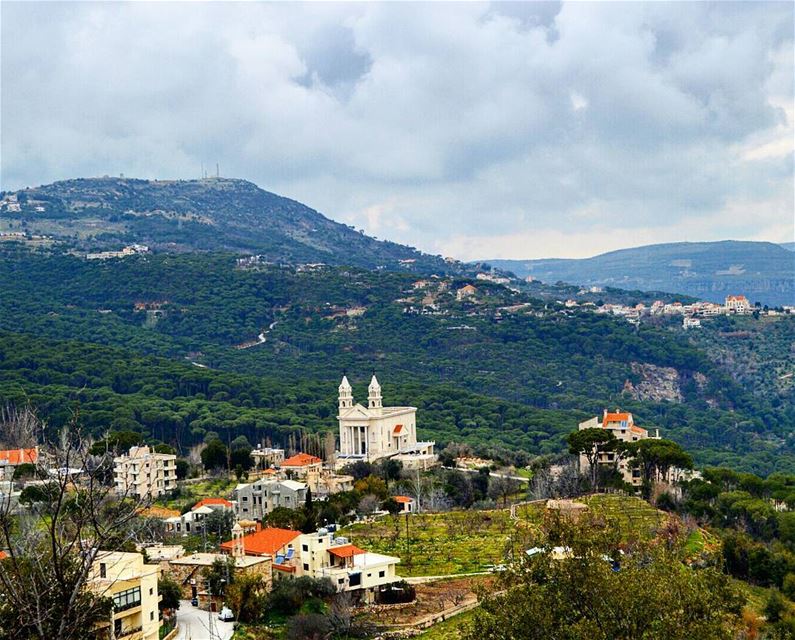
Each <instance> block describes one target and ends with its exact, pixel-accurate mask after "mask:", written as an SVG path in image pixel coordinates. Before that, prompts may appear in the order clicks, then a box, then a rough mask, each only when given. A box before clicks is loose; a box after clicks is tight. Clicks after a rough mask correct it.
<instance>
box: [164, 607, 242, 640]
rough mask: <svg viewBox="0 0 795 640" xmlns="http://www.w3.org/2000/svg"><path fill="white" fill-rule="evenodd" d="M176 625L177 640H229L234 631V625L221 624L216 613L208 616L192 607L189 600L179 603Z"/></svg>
mask: <svg viewBox="0 0 795 640" xmlns="http://www.w3.org/2000/svg"><path fill="white" fill-rule="evenodd" d="M210 615H212V623H211V622H210ZM177 624H178V625H179V633H178V634H177V640H229V639H230V638H231V637H232V633H233V631H234V629H233V624H234V623H232V622H222V621H221V620H219V619H218V614H217V613H213V614H208V613H207V612H206V611H202V610H201V609H199V608H198V607H192V606H191V604H190V600H180V601H179V609H178V610H177ZM211 624H212V630H211V629H210V625H211Z"/></svg>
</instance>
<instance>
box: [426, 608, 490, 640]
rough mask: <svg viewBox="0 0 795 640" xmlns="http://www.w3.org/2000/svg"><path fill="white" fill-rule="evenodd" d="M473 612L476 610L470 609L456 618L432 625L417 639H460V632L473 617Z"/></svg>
mask: <svg viewBox="0 0 795 640" xmlns="http://www.w3.org/2000/svg"><path fill="white" fill-rule="evenodd" d="M475 611H476V609H470V610H469V611H465V612H464V613H459V614H458V615H457V616H453V617H452V618H448V619H447V620H445V621H444V622H440V623H439V624H435V625H433V626H432V627H431V628H430V629H426V630H425V631H423V632H422V633H421V634H420V635H419V636H417V637H418V638H422V640H458V639H459V638H460V637H461V630H462V628H463V627H464V625H465V624H467V623H468V622H469V621H470V620H472V618H474V617H475Z"/></svg>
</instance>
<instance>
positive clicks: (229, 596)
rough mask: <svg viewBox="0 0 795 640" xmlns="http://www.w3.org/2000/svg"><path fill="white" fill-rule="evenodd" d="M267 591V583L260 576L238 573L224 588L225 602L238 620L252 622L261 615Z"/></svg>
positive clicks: (256, 620)
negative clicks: (225, 588)
mask: <svg viewBox="0 0 795 640" xmlns="http://www.w3.org/2000/svg"><path fill="white" fill-rule="evenodd" d="M267 591H268V589H267V584H266V582H265V580H264V578H263V577H262V576H260V575H257V574H245V573H244V574H240V575H239V576H237V577H236V578H235V581H234V582H233V583H232V584H231V585H230V586H229V587H228V588H227V590H226V603H227V604H228V605H229V607H230V608H231V609H232V611H233V612H234V614H235V616H236V618H237V620H238V621H239V622H243V623H246V624H253V623H256V622H258V621H259V620H260V618H261V617H262V613H263V611H264V609H265V603H266V601H267Z"/></svg>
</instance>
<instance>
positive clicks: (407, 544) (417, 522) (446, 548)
mask: <svg viewBox="0 0 795 640" xmlns="http://www.w3.org/2000/svg"><path fill="white" fill-rule="evenodd" d="M406 522H407V519H406V518H405V517H401V516H389V517H386V518H383V519H381V520H379V521H377V522H374V523H367V524H355V525H351V526H349V527H346V528H345V529H344V530H343V533H344V535H346V536H348V537H349V538H351V540H352V541H353V543H354V544H357V545H359V546H361V547H363V548H365V549H367V550H368V551H375V552H377V553H385V554H388V555H394V556H399V557H400V559H401V563H400V567H399V568H398V573H399V574H400V575H403V576H437V575H450V574H461V573H472V572H478V571H487V570H488V568H489V566H490V565H497V564H502V563H504V562H505V561H506V559H507V557H508V556H509V553H510V551H511V549H513V550H514V552H521V551H522V550H524V549H525V548H527V537H528V531H527V530H526V529H524V528H520V527H516V526H515V524H514V523H513V521H512V520H511V519H510V516H509V513H508V511H507V510H497V511H451V512H448V513H442V514H418V515H412V516H409V518H408V536H407V534H406Z"/></svg>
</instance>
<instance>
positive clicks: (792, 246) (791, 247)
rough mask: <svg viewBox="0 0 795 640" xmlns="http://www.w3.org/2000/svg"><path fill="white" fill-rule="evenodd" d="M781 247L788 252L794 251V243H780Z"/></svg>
mask: <svg viewBox="0 0 795 640" xmlns="http://www.w3.org/2000/svg"><path fill="white" fill-rule="evenodd" d="M781 246H782V247H784V248H785V249H788V250H789V251H795V242H782V243H781Z"/></svg>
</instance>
